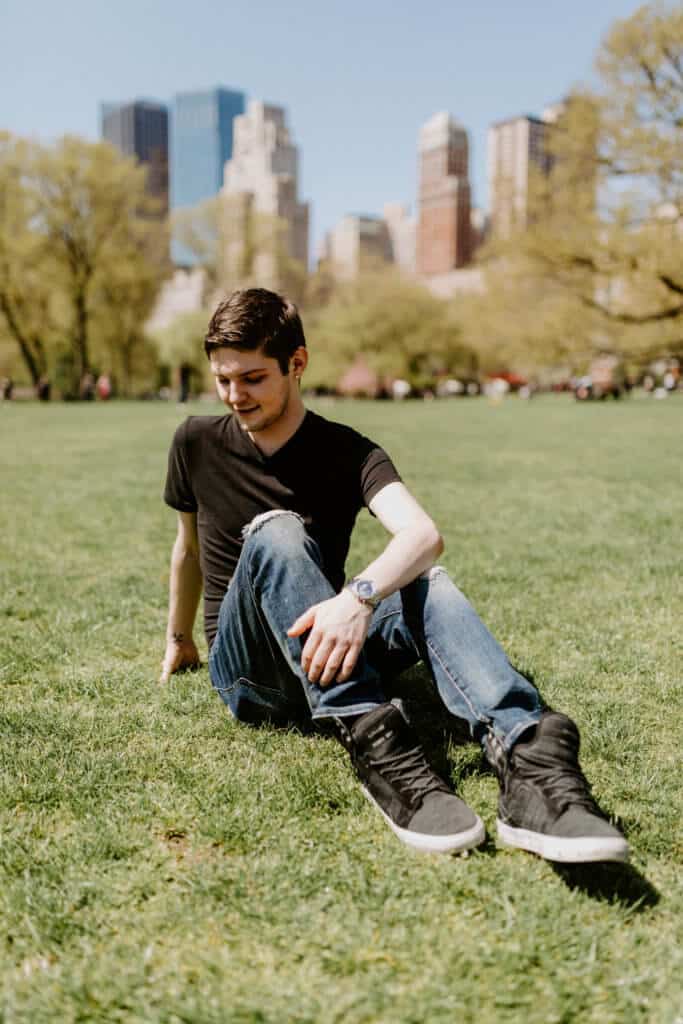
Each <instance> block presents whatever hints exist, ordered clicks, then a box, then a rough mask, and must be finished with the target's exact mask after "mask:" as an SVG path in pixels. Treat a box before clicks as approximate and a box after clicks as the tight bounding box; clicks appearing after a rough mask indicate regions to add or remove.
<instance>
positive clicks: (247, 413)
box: [233, 405, 258, 416]
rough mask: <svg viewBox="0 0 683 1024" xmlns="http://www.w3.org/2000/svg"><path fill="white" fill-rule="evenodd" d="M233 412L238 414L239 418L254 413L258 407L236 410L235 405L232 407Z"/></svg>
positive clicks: (252, 406) (251, 406)
mask: <svg viewBox="0 0 683 1024" xmlns="http://www.w3.org/2000/svg"><path fill="white" fill-rule="evenodd" d="M233 409H234V410H235V412H237V413H239V415H240V416H248V415H249V414H250V413H252V412H256V411H257V409H258V405H250V406H249V407H248V408H238V407H237V406H236V405H234V406H233Z"/></svg>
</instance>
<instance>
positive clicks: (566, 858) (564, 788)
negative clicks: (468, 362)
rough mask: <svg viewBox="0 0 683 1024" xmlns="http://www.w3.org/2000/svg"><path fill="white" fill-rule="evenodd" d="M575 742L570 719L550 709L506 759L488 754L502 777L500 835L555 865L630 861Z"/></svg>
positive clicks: (505, 841)
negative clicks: (585, 771)
mask: <svg viewBox="0 0 683 1024" xmlns="http://www.w3.org/2000/svg"><path fill="white" fill-rule="evenodd" d="M526 735H528V737H529V738H528V739H525V736H526ZM579 744H580V740H579V730H578V729H577V727H576V725H575V724H574V722H572V720H571V718H567V716H566V715H561V714H559V713H558V712H554V711H548V712H545V713H544V714H543V716H542V717H541V719H540V721H539V723H538V725H537V726H536V727H535V728H534V729H532V730H529V731H528V733H523V734H522V738H521V740H519V741H518V742H517V743H515V745H514V746H513V748H512V750H511V752H510V755H509V756H508V758H507V759H505V758H501V757H500V756H498V757H496V758H495V759H494V758H491V760H495V762H496V763H495V764H494V767H495V769H496V772H497V774H498V778H499V781H500V800H499V803H498V821H497V823H496V824H497V828H498V836H499V838H500V840H501V842H503V843H504V844H505V845H506V846H515V847H518V848H519V849H520V850H528V851H529V852H530V853H537V854H538V855H539V856H541V857H545V859H546V860H551V861H556V862H559V863H565V864H582V863H587V862H590V861H608V860H613V861H625V860H628V855H629V850H628V843H627V842H626V840H625V839H624V837H623V836H622V834H621V832H619V831H618V829H616V828H614V826H613V825H611V824H610V823H609V821H608V820H607V816H606V815H605V814H604V812H603V811H602V810H601V809H600V807H598V805H597V803H596V802H595V799H594V798H593V796H592V795H591V791H590V786H589V784H588V782H587V780H586V778H585V776H584V774H583V772H582V771H581V767H580V765H579Z"/></svg>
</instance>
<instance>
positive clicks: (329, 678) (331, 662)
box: [320, 645, 346, 686]
mask: <svg viewBox="0 0 683 1024" xmlns="http://www.w3.org/2000/svg"><path fill="white" fill-rule="evenodd" d="M345 654H346V647H345V646H339V645H337V646H336V647H334V648H333V649H332V650H331V651H330V654H329V656H328V658H327V661H326V663H325V668H324V669H323V673H322V675H321V676H320V685H321V686H329V684H330V683H332V682H334V680H335V679H336V678H337V673H338V672H339V669H340V668H341V666H342V664H343V662H344V656H345Z"/></svg>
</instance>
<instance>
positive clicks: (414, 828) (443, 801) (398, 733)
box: [337, 704, 486, 853]
mask: <svg viewBox="0 0 683 1024" xmlns="http://www.w3.org/2000/svg"><path fill="white" fill-rule="evenodd" d="M337 721H338V724H339V725H340V731H341V734H342V735H341V739H342V742H343V743H344V745H345V746H346V747H347V749H348V750H349V753H350V754H351V760H352V763H353V767H354V769H355V771H356V774H357V775H358V778H359V779H360V781H361V784H362V786H363V791H364V793H365V795H366V796H367V797H368V799H369V800H370V801H371V803H373V804H374V805H375V807H377V809H378V810H379V812H380V814H381V815H382V817H383V818H384V820H385V821H386V822H387V824H388V825H389V828H391V829H392V830H393V831H394V832H395V834H396V835H397V836H398V838H399V839H400V840H401V841H402V842H404V843H406V844H407V845H408V846H412V847H413V848H414V849H416V850H422V851H424V852H426V853H456V852H458V851H461V850H469V849H471V848H472V847H473V846H478V845H479V844H480V843H482V842H483V841H484V838H485V835H486V833H485V830H484V824H483V822H482V821H481V819H480V818H479V817H478V816H477V815H476V814H475V813H474V811H472V810H470V808H469V807H468V806H467V804H466V803H464V802H463V801H462V800H461V799H460V798H459V797H457V796H456V795H455V793H454V792H453V791H452V789H450V787H449V786H447V785H446V783H445V782H444V781H443V779H441V778H440V777H439V776H438V775H437V774H436V773H435V772H434V770H433V769H432V768H431V767H430V765H429V763H428V761H427V759H426V757H425V755H424V752H423V750H422V747H421V746H420V743H419V741H418V739H417V736H416V735H415V733H414V732H413V730H412V728H411V727H410V725H409V724H408V722H407V721H406V719H405V718H404V716H403V714H402V712H401V711H400V710H399V708H398V707H396V706H395V705H394V704H382V705H381V706H380V707H378V708H375V710H374V711H369V712H367V714H365V715H362V716H361V717H360V718H358V719H357V720H356V721H355V722H354V724H353V725H352V726H351V728H350V729H348V728H346V726H345V725H344V724H343V719H338V720H337Z"/></svg>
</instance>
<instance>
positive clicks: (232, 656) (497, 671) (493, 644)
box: [209, 511, 542, 750]
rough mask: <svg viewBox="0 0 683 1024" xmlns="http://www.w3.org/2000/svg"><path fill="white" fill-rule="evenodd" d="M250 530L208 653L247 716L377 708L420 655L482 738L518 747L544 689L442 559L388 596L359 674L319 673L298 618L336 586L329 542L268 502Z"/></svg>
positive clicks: (227, 698) (282, 720)
mask: <svg viewBox="0 0 683 1024" xmlns="http://www.w3.org/2000/svg"><path fill="white" fill-rule="evenodd" d="M245 533H246V539H245V542H244V546H243V549H242V553H241V555H240V558H239V561H238V564H237V568H236V570H235V573H234V576H233V578H232V581H231V583H230V587H229V589H228V592H227V593H226V595H225V597H224V599H223V603H222V605H221V609H220V614H219V619H218V632H217V634H216V638H215V640H214V642H213V644H212V647H211V653H210V655H209V671H210V674H211V681H212V683H213V685H214V687H215V688H216V690H217V691H218V693H219V694H220V696H221V698H222V699H223V701H224V702H225V703H226V704H227V705H228V707H229V708H230V710H231V711H232V713H233V714H234V716H235V717H236V718H237V719H239V720H240V721H244V722H250V723H253V724H257V723H260V722H262V721H272V722H274V723H275V724H283V725H284V724H287V723H291V722H305V721H310V719H311V718H313V719H314V720H319V719H325V718H335V717H344V716H346V715H358V714H361V713H363V712H365V711H371V710H372V709H373V708H375V707H378V706H379V705H380V704H384V703H386V701H387V700H388V699H389V697H390V695H391V694H390V689H391V680H392V679H395V678H396V676H397V675H398V674H399V673H400V672H402V671H404V670H405V669H407V668H409V667H410V666H412V665H414V664H416V663H417V662H418V661H420V660H422V661H423V662H424V664H425V666H426V667H427V669H428V670H429V673H430V675H431V677H432V680H433V682H434V685H435V686H436V689H437V691H438V694H439V696H440V698H441V700H442V701H443V704H444V705H445V707H446V709H447V710H448V711H449V712H450V713H451V714H452V715H455V716H456V717H458V718H462V719H465V720H466V721H467V722H468V723H469V727H470V731H471V734H472V737H473V738H474V739H476V740H478V741H480V742H481V743H485V742H491V741H492V740H494V738H495V739H496V740H497V741H498V743H500V744H501V745H502V746H503V747H504V748H505V749H506V750H509V749H510V747H511V746H512V744H513V743H514V742H515V740H516V739H517V738H518V737H519V735H520V734H521V733H522V732H523V731H524V730H525V729H527V728H528V727H529V726H531V725H534V724H535V723H536V722H537V721H538V719H539V717H540V714H541V710H542V704H541V699H540V696H539V694H538V691H537V690H536V689H535V687H534V686H532V684H531V683H530V682H529V681H528V680H527V679H525V678H524V677H523V676H521V675H520V674H519V673H518V672H516V671H515V669H514V668H513V667H512V666H511V665H510V663H509V661H508V659H507V657H506V656H505V653H504V651H503V650H502V648H501V647H500V646H499V644H498V643H497V641H496V640H495V639H494V638H493V637H492V636H491V634H490V633H489V631H488V630H487V628H486V627H485V626H484V624H483V622H482V621H481V619H480V618H479V617H478V615H477V614H476V612H475V611H474V609H473V608H472V606H471V605H470V604H469V602H468V601H467V599H466V598H465V597H464V596H463V594H461V592H460V591H459V590H458V589H457V587H456V586H455V585H454V584H453V583H452V581H451V579H450V577H449V576H448V574H447V572H446V571H445V569H442V568H440V567H435V568H433V569H431V570H430V571H429V572H428V573H425V574H424V575H422V576H419V577H418V578H417V579H416V580H414V581H413V582H412V583H410V584H408V586H406V587H403V589H402V590H400V591H397V592H396V593H394V594H391V596H389V597H387V598H385V599H384V600H383V601H381V602H380V604H379V605H378V607H377V608H376V609H375V611H374V613H373V616H372V620H371V624H370V630H369V632H368V636H367V640H366V642H365V645H364V647H363V651H362V653H361V655H360V657H359V658H358V661H357V662H356V666H355V668H354V671H353V673H352V675H351V678H350V679H348V680H347V681H346V682H344V683H332V684H330V685H329V686H325V687H321V686H319V685H318V684H317V683H310V682H309V680H308V678H307V676H306V673H305V672H304V670H303V669H302V667H301V652H302V650H303V646H304V643H305V640H306V634H304V636H303V637H288V636H287V630H288V628H289V627H290V626H291V624H292V623H293V622H294V620H295V619H296V618H298V616H299V615H301V614H302V613H303V612H304V611H306V609H307V608H310V606H311V605H312V604H317V603H318V602H320V601H324V600H326V599H327V598H331V597H334V594H335V590H334V588H333V587H332V584H331V583H330V582H329V580H328V579H327V577H326V576H325V574H324V572H323V568H322V559H321V555H320V549H319V547H318V545H317V543H316V541H315V540H314V539H313V538H312V537H311V536H310V534H308V533H307V531H306V529H305V527H304V525H303V522H302V520H301V519H300V517H299V516H298V515H296V514H295V513H294V512H286V511H282V512H280V511H276V512H270V513H265V514H264V515H262V516H259V517H257V519H256V520H254V521H253V523H252V524H250V526H249V527H248V528H247V530H246V531H245ZM387 694H389V696H388V695H387Z"/></svg>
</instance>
